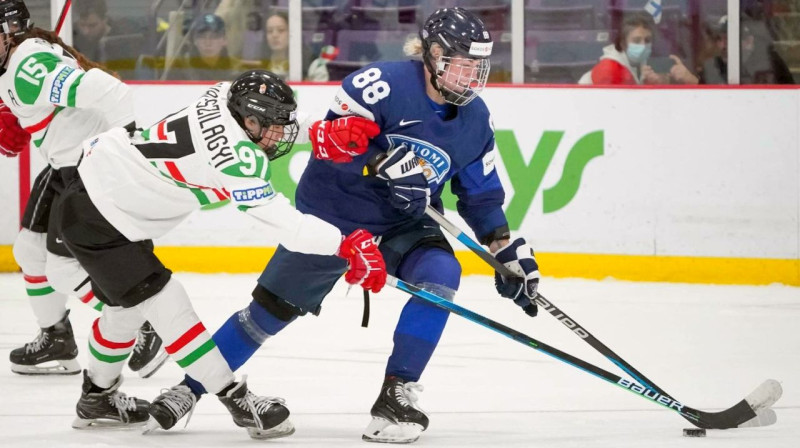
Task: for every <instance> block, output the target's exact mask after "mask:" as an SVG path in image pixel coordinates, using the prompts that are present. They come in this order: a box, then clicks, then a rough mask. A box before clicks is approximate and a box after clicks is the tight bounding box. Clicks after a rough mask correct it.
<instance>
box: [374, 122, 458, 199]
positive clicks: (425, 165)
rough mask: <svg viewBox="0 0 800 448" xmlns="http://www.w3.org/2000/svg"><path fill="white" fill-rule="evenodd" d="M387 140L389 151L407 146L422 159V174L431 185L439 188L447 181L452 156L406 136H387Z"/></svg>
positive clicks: (424, 142)
mask: <svg viewBox="0 0 800 448" xmlns="http://www.w3.org/2000/svg"><path fill="white" fill-rule="evenodd" d="M386 138H387V139H388V140H389V151H391V150H392V149H394V148H397V147H398V146H401V145H406V146H408V147H409V148H410V149H411V150H412V151H414V154H415V155H416V156H417V157H418V158H419V159H420V166H422V172H423V173H425V178H426V179H427V180H428V184H429V185H431V186H432V187H438V186H439V185H441V184H443V183H444V182H445V181H447V179H448V178H449V177H448V173H449V172H450V167H451V165H452V163H451V161H450V155H448V154H447V153H446V152H444V151H443V150H442V149H441V148H439V147H437V146H435V145H432V144H431V143H429V142H426V141H424V140H418V139H415V138H411V137H407V136H405V135H399V134H386ZM434 189H435V188H434Z"/></svg>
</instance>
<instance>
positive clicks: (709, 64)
mask: <svg viewBox="0 0 800 448" xmlns="http://www.w3.org/2000/svg"><path fill="white" fill-rule="evenodd" d="M757 25H759V23H757V22H753V21H750V20H747V19H746V18H745V17H742V26H741V28H740V39H741V47H740V48H741V50H740V61H741V64H740V67H741V71H740V78H739V80H740V81H739V82H740V83H741V84H794V78H793V77H792V74H791V72H790V71H789V68H788V67H787V66H786V62H784V61H783V59H782V58H781V57H780V55H779V54H778V52H777V51H776V50H775V46H774V44H773V43H772V39H771V38H770V37H769V34H768V33H767V32H766V31H764V32H762V33H756V32H754V27H755V26H757ZM711 40H712V41H713V42H714V50H715V54H714V56H712V57H711V58H709V59H707V60H706V61H705V62H704V63H703V67H702V69H701V72H700V78H701V82H702V83H704V84H727V83H728V16H723V17H722V18H721V19H720V20H719V23H718V24H717V25H716V26H715V27H712V29H711Z"/></svg>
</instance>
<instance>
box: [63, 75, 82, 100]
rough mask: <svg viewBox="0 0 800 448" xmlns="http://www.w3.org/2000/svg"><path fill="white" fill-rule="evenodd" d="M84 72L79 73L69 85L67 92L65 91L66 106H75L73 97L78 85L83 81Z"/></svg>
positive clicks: (76, 92) (76, 93) (75, 94)
mask: <svg viewBox="0 0 800 448" xmlns="http://www.w3.org/2000/svg"><path fill="white" fill-rule="evenodd" d="M83 75H84V73H81V74H80V75H78V76H77V77H76V78H75V81H73V83H72V85H71V86H69V93H67V106H69V107H75V97H76V96H77V95H78V86H79V85H80V84H81V81H83Z"/></svg>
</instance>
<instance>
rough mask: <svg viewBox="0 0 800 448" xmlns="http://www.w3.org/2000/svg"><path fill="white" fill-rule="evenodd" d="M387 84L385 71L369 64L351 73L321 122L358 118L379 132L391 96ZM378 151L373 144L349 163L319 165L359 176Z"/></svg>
mask: <svg viewBox="0 0 800 448" xmlns="http://www.w3.org/2000/svg"><path fill="white" fill-rule="evenodd" d="M390 82H391V81H390V73H389V70H386V68H385V67H384V66H382V65H380V64H371V65H368V66H366V67H364V68H362V69H361V70H358V71H356V72H353V73H351V74H350V75H348V76H347V77H346V78H345V79H344V80H343V81H342V85H341V87H339V90H338V91H337V92H336V96H335V97H334V100H333V104H331V108H330V109H329V110H328V114H327V115H326V116H325V119H326V120H335V119H337V118H341V117H344V116H348V115H358V116H361V117H364V118H368V119H370V120H372V121H374V122H375V123H377V124H378V126H379V127H381V128H383V126H384V124H385V123H384V121H385V119H384V117H385V110H386V108H387V107H388V103H389V96H390V95H391V93H392V91H391V87H390ZM378 151H379V149H378V148H377V147H376V146H375V145H374V144H370V147H369V149H368V150H367V152H366V153H364V154H362V155H360V156H356V157H353V161H352V162H350V163H333V162H330V161H323V163H327V164H330V165H331V166H333V167H334V168H336V169H339V170H343V171H346V172H352V173H361V172H362V171H363V169H364V165H366V164H367V162H368V161H369V160H370V158H371V157H373V156H374V155H375V153H376V152H378Z"/></svg>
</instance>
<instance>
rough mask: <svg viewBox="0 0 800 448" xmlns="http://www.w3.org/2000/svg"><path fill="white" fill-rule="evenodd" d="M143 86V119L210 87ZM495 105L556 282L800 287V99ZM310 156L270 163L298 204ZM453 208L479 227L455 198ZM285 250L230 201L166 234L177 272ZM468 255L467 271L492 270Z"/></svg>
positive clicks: (530, 235) (493, 101) (507, 170)
mask: <svg viewBox="0 0 800 448" xmlns="http://www.w3.org/2000/svg"><path fill="white" fill-rule="evenodd" d="M134 88H135V89H136V101H137V103H136V107H137V115H138V117H139V119H138V122H139V123H152V122H154V121H156V120H158V119H159V118H160V117H162V116H164V115H166V114H167V113H168V112H170V111H172V110H174V109H175V108H176V106H180V105H183V104H186V103H188V102H190V101H191V100H192V99H193V98H195V97H197V96H198V94H200V93H201V92H202V91H203V89H204V88H205V87H204V86H203V85H192V84H187V85H177V86H176V85H136V86H134ZM295 88H296V89H297V98H298V102H299V104H300V108H301V109H302V110H305V111H307V112H310V113H312V114H315V115H317V116H322V115H323V114H324V111H325V110H326V109H327V107H328V105H329V103H330V101H331V100H332V98H333V97H334V95H335V92H336V90H337V87H336V86H332V85H324V86H320V85H305V84H302V85H297V86H295ZM483 97H484V99H485V101H486V103H487V104H488V106H489V108H490V110H491V111H492V113H493V121H494V126H495V129H496V135H497V143H498V144H497V151H496V157H495V162H496V167H497V170H498V173H499V175H500V178H501V181H502V182H503V184H504V187H505V188H506V191H507V196H506V204H505V209H506V214H507V216H508V217H509V221H510V223H511V227H512V230H513V231H514V233H515V234H518V235H522V236H524V237H526V238H527V239H528V240H529V241H531V242H532V245H533V247H534V248H535V249H536V250H537V254H539V257H540V260H541V261H542V263H541V264H542V271H543V273H544V274H545V275H550V276H557V277H569V276H575V277H587V278H604V277H615V278H620V279H630V280H664V281H681V282H710V283H752V284H765V283H772V282H780V283H785V284H792V285H798V284H800V261H798V260H799V259H800V143H798V142H799V141H800V139H798V134H799V133H800V126H799V125H798V124H799V123H800V112H799V110H800V105H799V104H798V103H800V91H798V90H796V89H731V90H729V89H712V90H696V89H668V90H650V89H631V90H627V89H568V88H535V87H505V86H496V87H490V88H488V89H487V91H486V92H485V93H484V95H483ZM408 119H413V117H408ZM308 149H309V148H308V145H297V149H296V150H295V151H294V153H293V154H291V155H290V156H287V157H285V158H283V159H280V160H278V161H277V162H275V163H274V165H273V173H274V174H273V178H274V183H275V186H276V189H277V190H278V191H281V192H283V193H284V194H286V195H287V196H289V197H292V196H293V194H294V188H295V186H296V182H297V179H299V177H300V174H301V173H302V171H303V168H304V166H305V163H306V161H307V158H308V154H309V152H308ZM34 159H36V160H34V166H33V168H32V170H33V174H34V175H35V174H36V172H38V170H39V169H41V166H42V162H41V160H38V159H39V157H38V156H34ZM16 169H17V168H16V164H15V163H14V162H11V161H9V162H4V163H3V164H2V165H0V170H1V171H2V175H1V176H0V188H2V189H3V191H5V192H7V194H4V195H3V198H2V199H0V200H2V201H3V202H4V203H3V209H4V210H7V211H8V213H4V214H3V216H2V217H0V270H14V269H15V265H14V264H13V258H12V257H11V254H10V252H11V251H10V246H11V244H12V243H13V240H14V236H15V234H16V231H17V225H16V223H17V222H18V221H17V220H18V217H17V216H16V215H17V213H16V210H17V209H18V203H17V202H16V197H17V195H16V193H17V186H16V182H17V179H18V177H17V174H18V173H17V172H16V171H15V170H16ZM445 205H446V207H447V209H448V212H449V213H447V216H448V217H450V218H451V219H453V221H455V222H456V223H457V224H458V225H459V226H461V227H463V228H465V229H466V224H465V223H464V222H463V221H462V220H460V218H459V217H458V216H457V214H456V213H454V212H453V210H454V209H455V201H454V198H452V195H450V194H449V192H448V194H447V196H446V198H445ZM276 244H277V242H276V241H275V240H274V239H272V238H271V237H270V235H268V234H267V232H264V231H263V228H262V227H261V226H260V225H259V224H258V223H257V222H256V221H255V220H251V219H249V218H247V217H244V216H241V213H238V212H237V211H236V210H234V209H233V208H228V209H226V208H223V209H221V210H214V211H208V212H199V213H195V214H193V215H192V216H190V217H189V219H187V221H186V222H185V223H183V224H182V225H181V226H180V227H179V228H178V229H176V230H175V231H173V232H171V233H170V234H168V235H167V236H165V237H164V238H162V239H160V240H158V241H157V245H160V246H163V248H162V249H161V252H159V254H160V255H162V256H163V257H165V260H169V262H168V264H169V265H171V266H172V267H174V268H175V269H176V270H191V271H199V272H218V271H234V272H245V271H247V272H249V271H258V270H260V269H261V267H262V265H263V264H264V260H266V258H267V257H268V256H269V254H270V253H271V252H270V251H271V249H269V248H272V247H274V246H275V245H276ZM455 247H456V248H457V249H460V248H459V247H458V246H457V245H456V246H455ZM249 248H257V249H249ZM459 258H460V260H461V261H462V265H463V267H464V270H465V272H467V273H485V272H487V270H486V269H485V267H484V266H482V265H481V264H480V263H478V262H475V261H474V260H472V259H471V258H470V256H469V254H459ZM220 259H224V260H226V261H225V262H224V263H220V262H219V260H220Z"/></svg>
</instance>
